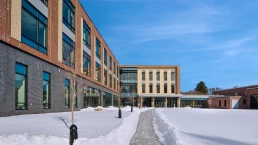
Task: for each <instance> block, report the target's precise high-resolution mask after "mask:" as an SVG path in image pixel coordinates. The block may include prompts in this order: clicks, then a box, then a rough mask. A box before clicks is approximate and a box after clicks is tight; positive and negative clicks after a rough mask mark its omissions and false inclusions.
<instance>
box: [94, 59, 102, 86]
mask: <svg viewBox="0 0 258 145" xmlns="http://www.w3.org/2000/svg"><path fill="white" fill-rule="evenodd" d="M97 68H99V75H98V74H97ZM95 80H96V81H98V82H101V65H100V64H99V63H97V62H95Z"/></svg>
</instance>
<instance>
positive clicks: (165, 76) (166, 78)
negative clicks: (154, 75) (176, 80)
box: [164, 71, 168, 81]
mask: <svg viewBox="0 0 258 145" xmlns="http://www.w3.org/2000/svg"><path fill="white" fill-rule="evenodd" d="M167 80H168V73H167V71H164V81H167Z"/></svg>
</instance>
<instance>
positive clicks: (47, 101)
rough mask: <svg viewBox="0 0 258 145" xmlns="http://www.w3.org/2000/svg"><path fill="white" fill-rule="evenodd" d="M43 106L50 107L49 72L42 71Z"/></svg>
mask: <svg viewBox="0 0 258 145" xmlns="http://www.w3.org/2000/svg"><path fill="white" fill-rule="evenodd" d="M42 77H43V108H44V109H50V73H47V72H43V76H42Z"/></svg>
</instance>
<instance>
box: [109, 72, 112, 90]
mask: <svg viewBox="0 0 258 145" xmlns="http://www.w3.org/2000/svg"><path fill="white" fill-rule="evenodd" d="M109 87H110V88H112V75H111V74H109Z"/></svg>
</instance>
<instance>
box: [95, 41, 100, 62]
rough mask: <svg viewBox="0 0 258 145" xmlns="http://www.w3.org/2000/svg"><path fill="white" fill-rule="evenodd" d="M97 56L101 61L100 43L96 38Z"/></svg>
mask: <svg viewBox="0 0 258 145" xmlns="http://www.w3.org/2000/svg"><path fill="white" fill-rule="evenodd" d="M96 56H97V57H98V58H99V59H100V41H99V39H98V38H97V37H96Z"/></svg>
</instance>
